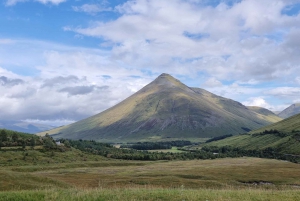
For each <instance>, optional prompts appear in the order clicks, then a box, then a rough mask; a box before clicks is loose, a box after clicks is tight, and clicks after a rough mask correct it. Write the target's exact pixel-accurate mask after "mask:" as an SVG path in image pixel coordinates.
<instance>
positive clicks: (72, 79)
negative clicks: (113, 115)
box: [0, 0, 300, 125]
mask: <svg viewBox="0 0 300 201" xmlns="http://www.w3.org/2000/svg"><path fill="white" fill-rule="evenodd" d="M299 12H300V0H264V1H261V0H174V1H167V0H133V1H125V0H115V1H105V0H86V1H83V0H4V1H2V2H1V4H0V92H1V93H2V94H4V95H3V96H2V97H0V111H1V113H2V117H1V118H2V119H10V120H30V121H35V122H42V123H47V124H55V125H60V124H65V123H68V122H73V121H77V120H79V119H82V118H85V117H88V116H91V115H93V114H95V113H98V112H101V111H103V110H105V109H107V108H109V107H110V106H112V105H114V104H116V103H117V102H119V101H121V100H123V99H124V98H126V97H127V96H129V95H131V94H132V93H134V92H136V91H137V90H139V89H140V88H141V87H143V86H145V85H146V84H147V83H149V82H150V81H152V80H153V79H155V77H157V76H158V75H159V74H161V73H169V74H171V75H173V76H174V77H176V78H178V79H180V80H181V81H182V82H184V83H185V84H187V85H188V86H193V87H201V88H204V89H207V90H208V91H211V92H213V93H216V94H218V95H221V96H224V97H227V98H231V99H234V100H237V101H240V102H242V103H243V104H245V105H257V106H262V107H266V108H268V109H271V110H275V111H277V110H282V109H284V108H286V107H287V106H289V105H290V104H292V103H296V102H300V96H299V94H300V93H299V92H300V74H299V73H298V72H300V57H299V56H298V55H300V49H299V46H300V39H299V35H300V15H299Z"/></svg>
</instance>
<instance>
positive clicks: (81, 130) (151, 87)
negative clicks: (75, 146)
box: [40, 73, 273, 142]
mask: <svg viewBox="0 0 300 201" xmlns="http://www.w3.org/2000/svg"><path fill="white" fill-rule="evenodd" d="M272 121H273V120H272ZM270 122H271V121H269V120H268V119H265V116H264V115H263V114H258V113H256V112H253V111H250V110H249V109H247V108H246V107H245V106H243V105H242V104H240V103H238V102H236V101H233V100H230V99H226V98H223V97H220V96H217V95H214V94H212V93H209V92H206V91H205V90H202V89H198V88H189V87H188V86H186V85H185V84H183V83H182V82H180V81H179V80H177V79H176V78H174V77H172V76H171V75H169V74H166V73H163V74H161V75H160V76H158V77H157V78H156V79H155V80H154V81H152V82H151V83H150V84H148V85H147V86H145V87H143V88H142V89H141V90H139V91H138V92H136V93H134V94H133V95H131V96H130V97H128V98H127V99H125V100H123V101H122V102H120V103H118V104H117V105H115V106H113V107H111V108H109V109H107V110H105V111H103V112H101V113H99V114H97V115H94V116H92V117H89V118H87V119H84V120H81V121H78V122H76V123H73V124H71V125H68V126H64V127H59V128H57V129H54V130H51V131H47V133H49V134H56V135H55V137H57V138H68V139H93V140H99V141H103V142H104V141H106V142H116V140H118V141H139V140H153V139H156V140H165V139H168V140H170V139H179V138H180V139H189V138H191V139H194V138H207V137H215V136H219V135H225V134H238V133H243V132H246V131H249V130H252V129H257V128H259V127H261V126H262V125H268V124H269V123H270ZM40 135H43V133H41V134H40Z"/></svg>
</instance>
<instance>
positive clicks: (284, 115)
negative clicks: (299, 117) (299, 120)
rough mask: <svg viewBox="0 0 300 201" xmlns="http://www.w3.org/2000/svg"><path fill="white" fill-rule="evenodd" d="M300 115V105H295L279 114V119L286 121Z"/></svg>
mask: <svg viewBox="0 0 300 201" xmlns="http://www.w3.org/2000/svg"><path fill="white" fill-rule="evenodd" d="M299 113H300V103H295V104H292V105H291V106H289V107H288V108H286V109H284V110H283V111H282V112H280V113H279V114H278V116H279V117H281V118H283V119H285V118H288V117H291V116H294V115H296V114H299Z"/></svg>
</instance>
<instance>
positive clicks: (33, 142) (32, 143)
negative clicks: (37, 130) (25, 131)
mask: <svg viewBox="0 0 300 201" xmlns="http://www.w3.org/2000/svg"><path fill="white" fill-rule="evenodd" d="M30 146H31V147H32V149H34V146H35V139H34V138H31V140H30Z"/></svg>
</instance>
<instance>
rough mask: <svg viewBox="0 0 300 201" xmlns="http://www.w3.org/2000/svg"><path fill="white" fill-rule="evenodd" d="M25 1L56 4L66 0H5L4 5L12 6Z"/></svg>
mask: <svg viewBox="0 0 300 201" xmlns="http://www.w3.org/2000/svg"><path fill="white" fill-rule="evenodd" d="M27 1H36V2H40V3H42V4H48V3H50V4H54V5H58V4H60V3H63V2H66V1H67V0H6V6H14V5H16V4H17V3H21V2H27Z"/></svg>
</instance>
